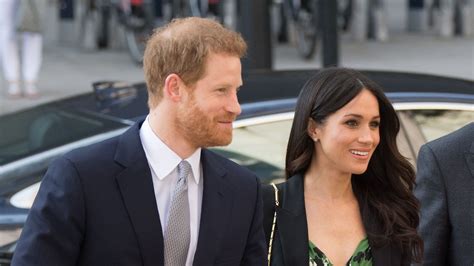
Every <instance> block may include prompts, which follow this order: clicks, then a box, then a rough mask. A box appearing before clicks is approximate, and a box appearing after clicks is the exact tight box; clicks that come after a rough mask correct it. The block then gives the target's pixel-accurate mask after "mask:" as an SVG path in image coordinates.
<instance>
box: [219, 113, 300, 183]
mask: <svg viewBox="0 0 474 266" xmlns="http://www.w3.org/2000/svg"><path fill="white" fill-rule="evenodd" d="M291 123H292V120H282V121H277V122H269V123H260V124H255V125H250V126H245V127H240V128H236V129H234V136H233V139H232V143H231V144H230V145H229V146H227V147H224V148H218V149H214V150H215V151H217V152H218V153H220V154H222V155H224V156H226V157H228V158H230V159H231V160H233V161H235V162H236V163H238V164H241V165H244V166H246V167H247V168H249V169H250V170H252V171H253V172H255V173H256V174H257V175H258V176H259V177H260V178H261V180H262V182H264V183H269V182H281V181H283V180H284V176H285V174H284V165H285V154H286V146H287V143H288V138H289V136H290V129H291Z"/></svg>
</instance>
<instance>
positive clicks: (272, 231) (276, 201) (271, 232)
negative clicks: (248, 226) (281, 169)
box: [265, 183, 280, 266]
mask: <svg viewBox="0 0 474 266" xmlns="http://www.w3.org/2000/svg"><path fill="white" fill-rule="evenodd" d="M271 185H272V187H273V191H274V205H273V206H274V208H273V209H274V211H273V219H272V220H271V224H270V225H269V226H268V227H269V229H270V230H268V231H269V232H266V234H267V236H268V235H269V238H268V237H267V238H268V240H267V243H268V266H270V263H271V258H272V245H273V237H274V234H275V225H276V219H277V208H278V207H279V206H280V200H279V198H278V188H277V186H276V185H275V184H274V183H271ZM267 217H272V216H271V215H268V216H267ZM267 223H268V221H267ZM265 225H267V224H265ZM270 227H271V228H270ZM265 231H267V228H265Z"/></svg>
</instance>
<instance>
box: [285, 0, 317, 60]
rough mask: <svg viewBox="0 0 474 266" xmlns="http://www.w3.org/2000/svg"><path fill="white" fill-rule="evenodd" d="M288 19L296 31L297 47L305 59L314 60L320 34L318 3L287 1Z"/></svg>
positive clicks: (314, 1)
mask: <svg viewBox="0 0 474 266" xmlns="http://www.w3.org/2000/svg"><path fill="white" fill-rule="evenodd" d="M286 4H287V10H288V11H289V14H288V17H289V18H290V20H291V21H292V22H293V24H294V26H295V31H296V46H297V49H298V52H299V54H300V55H301V57H303V58H304V59H311V58H313V56H314V54H315V52H316V45H317V40H318V33H319V23H318V17H319V16H318V6H317V5H318V1H317V0H307V1H296V0H287V1H286Z"/></svg>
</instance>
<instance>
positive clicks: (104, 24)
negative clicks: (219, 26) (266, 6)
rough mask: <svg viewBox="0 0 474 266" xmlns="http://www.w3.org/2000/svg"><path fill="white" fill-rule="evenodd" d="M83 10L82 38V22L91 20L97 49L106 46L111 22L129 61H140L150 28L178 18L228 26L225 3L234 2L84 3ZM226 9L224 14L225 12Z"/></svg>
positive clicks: (148, 0) (141, 0) (130, 0)
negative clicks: (118, 31)
mask: <svg viewBox="0 0 474 266" xmlns="http://www.w3.org/2000/svg"><path fill="white" fill-rule="evenodd" d="M83 1H84V6H85V10H84V12H83V14H82V15H81V25H82V26H81V36H84V32H83V31H84V29H85V25H84V24H85V23H87V22H88V20H94V21H95V23H94V27H95V30H94V32H95V42H96V45H97V47H99V48H106V47H108V46H109V42H110V35H111V34H110V33H111V30H114V29H111V26H110V25H111V21H112V20H113V19H116V21H117V22H118V23H119V24H120V25H121V26H122V27H123V28H124V37H125V43H126V46H127V49H128V51H129V53H130V56H131V58H132V60H133V61H134V62H136V63H138V64H141V63H142V61H143V53H144V51H145V44H146V40H147V39H148V37H149V35H150V34H151V33H152V31H153V29H154V28H156V27H159V26H161V25H163V24H165V23H168V22H169V21H171V20H172V19H173V18H178V17H189V16H197V17H214V18H217V19H218V20H220V21H221V22H222V23H226V22H227V23H229V21H231V22H233V21H235V20H229V16H230V15H227V16H221V15H220V14H224V13H225V14H228V13H229V12H228V10H229V9H228V8H226V7H225V6H224V4H225V3H228V2H229V1H234V0H83ZM226 10H227V12H225V11H226Z"/></svg>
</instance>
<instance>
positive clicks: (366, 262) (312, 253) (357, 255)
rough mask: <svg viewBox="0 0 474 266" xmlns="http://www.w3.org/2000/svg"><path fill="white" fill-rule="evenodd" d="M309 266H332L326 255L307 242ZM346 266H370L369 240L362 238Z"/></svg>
mask: <svg viewBox="0 0 474 266" xmlns="http://www.w3.org/2000/svg"><path fill="white" fill-rule="evenodd" d="M309 266H333V264H332V263H331V262H330V261H329V259H328V258H327V257H326V255H325V254H324V253H323V252H322V251H321V250H319V248H317V247H316V246H315V245H314V244H313V242H311V241H309ZM346 266H372V252H371V249H370V246H369V239H367V238H364V239H362V240H361V241H360V243H359V245H357V248H356V250H355V251H354V254H353V255H352V257H350V259H349V261H348V262H347V263H346Z"/></svg>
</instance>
